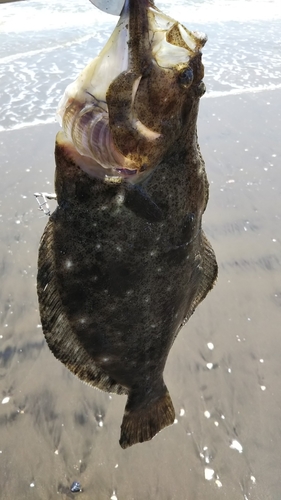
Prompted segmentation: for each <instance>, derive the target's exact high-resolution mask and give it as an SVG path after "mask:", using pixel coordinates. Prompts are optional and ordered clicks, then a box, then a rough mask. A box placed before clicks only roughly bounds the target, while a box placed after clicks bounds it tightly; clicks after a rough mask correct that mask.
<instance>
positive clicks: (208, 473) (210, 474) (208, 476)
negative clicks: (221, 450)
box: [204, 467, 215, 481]
mask: <svg viewBox="0 0 281 500" xmlns="http://www.w3.org/2000/svg"><path fill="white" fill-rule="evenodd" d="M204 474H205V479H206V480H207V481H211V480H212V479H213V477H214V474H215V471H214V470H213V469H209V467H205V471H204Z"/></svg>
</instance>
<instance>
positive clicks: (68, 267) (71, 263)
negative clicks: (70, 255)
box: [64, 259, 73, 269]
mask: <svg viewBox="0 0 281 500" xmlns="http://www.w3.org/2000/svg"><path fill="white" fill-rule="evenodd" d="M64 266H65V267H66V269H70V268H71V267H72V266H73V262H72V260H70V259H66V261H65V263H64Z"/></svg>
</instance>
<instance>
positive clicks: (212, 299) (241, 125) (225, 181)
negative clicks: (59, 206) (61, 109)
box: [0, 0, 281, 500]
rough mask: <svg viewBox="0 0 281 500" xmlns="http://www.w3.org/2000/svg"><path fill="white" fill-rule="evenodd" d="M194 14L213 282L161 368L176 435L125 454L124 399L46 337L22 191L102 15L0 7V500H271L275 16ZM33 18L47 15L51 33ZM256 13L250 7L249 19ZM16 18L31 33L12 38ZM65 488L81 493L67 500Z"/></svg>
mask: <svg viewBox="0 0 281 500" xmlns="http://www.w3.org/2000/svg"><path fill="white" fill-rule="evenodd" d="M202 3H204V2H198V3H196V2H193V3H192V4H191V6H190V7H189V6H188V5H186V6H185V8H184V3H181V4H176V6H177V5H178V8H179V10H180V9H182V10H180V12H181V17H183V18H185V17H186V18H187V17H188V12H191V15H190V22H191V24H192V26H190V25H188V23H187V22H186V23H185V24H186V25H188V27H193V24H195V28H196V29H199V28H201V31H205V32H208V34H209V41H208V43H207V45H206V47H205V48H204V51H203V60H204V62H205V69H206V71H205V83H206V86H207V89H208V91H207V94H206V96H204V97H203V98H202V99H201V103H200V111H199V119H198V135H199V144H200V147H201V150H202V154H203V157H204V159H205V162H206V170H207V174H208V179H209V182H210V199H209V204H208V207H207V210H206V213H205V214H204V217H203V227H204V230H205V232H206V234H207V236H208V239H209V240H210V242H211V243H212V246H213V248H214V250H215V252H216V256H217V260H218V264H219V278H218V282H217V284H216V286H215V288H214V289H213V290H212V292H211V293H210V294H209V295H208V297H207V298H206V299H205V300H204V302H203V303H202V304H201V305H200V306H199V307H198V309H197V310H196V312H195V314H194V315H193V316H192V318H191V319H190V320H189V322H188V323H187V325H185V326H184V328H183V329H182V330H181V332H180V334H179V336H178V338H177V339H176V341H175V344H174V345H173V347H172V350H171V352H170V355H169V358H168V362H167V365H166V368H165V373H164V378H165V382H166V385H167V387H168V389H169V391H170V394H171V397H172V399H173V402H174V406H175V410H176V421H175V423H174V425H173V426H171V427H168V428H166V429H165V430H164V431H162V432H161V433H159V434H158V435H157V436H156V437H155V438H154V439H153V440H152V441H150V442H147V443H144V444H141V445H136V446H133V447H132V448H130V449H127V450H125V451H124V450H122V449H121V448H120V447H119V444H118V440H119V433H120V423H121V419H122V415H123V411H124V406H125V402H126V398H125V397H123V396H116V395H109V394H106V393H102V392H100V391H97V390H95V389H93V388H91V387H88V386H86V385H85V384H83V383H82V382H81V381H79V380H78V379H77V378H75V377H74V376H73V375H72V374H71V373H70V372H69V371H68V370H67V369H66V368H65V367H64V366H63V365H62V364H61V363H59V361H57V360H56V359H55V358H54V356H53V355H52V354H51V352H50V351H49V349H48V347H47V345H46V342H45V340H44V336H43V333H42V328H41V324H40V318H39V312H38V303H37V296H36V273H37V251H38V245H39V241H40V237H41V235H42V232H43V230H44V227H45V224H46V222H47V216H44V215H43V214H42V212H40V211H39V210H38V205H37V203H36V200H35V198H34V196H33V193H35V192H42V191H44V192H45V191H49V192H52V191H53V178H54V168H55V163H54V156H53V151H54V143H55V135H56V132H57V131H58V130H59V124H58V123H56V121H55V109H56V105H57V102H58V100H59V97H60V95H61V93H62V92H63V90H64V88H65V86H66V84H67V83H69V81H71V79H73V77H74V76H75V74H77V71H78V70H79V69H81V68H82V67H83V66H84V65H85V64H86V63H87V62H88V59H89V58H90V57H91V56H92V53H93V55H95V54H94V53H95V52H96V53H97V52H98V50H99V49H100V47H101V46H102V44H103V43H104V41H105V39H106V38H107V36H108V34H109V33H110V30H111V29H112V26H113V25H114V19H112V16H109V18H110V20H107V18H106V15H105V14H103V13H100V15H99V16H98V15H97V17H95V19H96V32H95V34H94V36H93V34H91V22H92V21H90V20H88V17H89V15H90V14H89V13H90V11H91V9H94V7H93V6H91V4H90V2H88V3H87V2H86V3H85V2H82V0H80V3H79V2H78V3H77V4H79V12H78V11H77V12H76V11H75V8H76V7H70V6H68V7H67V6H65V4H61V6H58V7H56V5H57V4H58V2H54V1H50V4H49V6H48V7H46V6H45V7H44V8H43V11H42V10H41V6H40V2H39V1H38V2H36V1H26V2H19V3H14V4H7V5H5V6H1V7H0V19H1V22H3V24H2V29H1V30H0V42H1V43H0V47H1V49H0V75H3V79H2V81H1V82H2V83H1V84H0V85H1V87H0V90H1V91H2V97H1V99H2V110H3V113H2V115H1V117H0V145H1V148H0V159H1V162H0V165H1V188H0V189H1V198H0V227H1V232H0V235H1V239H0V245H1V246H0V256H1V261H0V262H1V288H0V294H1V300H0V318H1V327H0V390H1V397H0V403H1V402H2V404H0V424H1V425H0V464H1V467H0V480H1V493H0V498H1V499H2V498H3V500H10V499H13V500H31V499H35V500H49V499H50V500H53V499H54V498H60V499H63V500H66V499H74V498H81V499H83V500H110V499H111V500H116V499H117V500H147V499H150V500H158V499H159V500H160V499H161V500H220V499H227V500H247V499H248V500H279V499H280V491H281V477H280V473H279V469H280V467H279V461H280V454H281V426H280V416H281V382H280V381H281V376H280V375H281V362H280V352H281V335H280V324H281V283H280V264H281V253H280V246H281V245H280V243H281V238H280V217H281V210H280V209H281V201H280V200H281V198H280V195H281V181H280V157H281V143H280V125H281V117H280V114H281V70H280V66H278V61H279V59H278V58H279V52H280V50H279V51H278V43H279V42H280V35H279V33H280V28H281V16H280V17H279V18H278V16H275V18H274V19H271V18H270V19H268V18H267V17H269V13H268V12H267V14H266V15H265V18H262V19H251V18H247V19H246V20H245V21H244V22H243V21H242V20H239V19H234V20H233V19H232V17H231V16H232V11H229V19H228V20H227V19H226V18H225V17H224V16H226V14H227V12H226V11H223V12H222V14H221V15H222V18H221V19H220V20H219V21H218V22H216V21H215V19H211V21H208V20H207V19H205V18H204V17H201V18H200V19H201V21H200V22H198V17H199V16H198V17H196V12H197V10H196V9H199V10H200V9H202ZM250 3H251V4H252V6H253V3H252V2H250ZM88 4H89V5H88ZM240 4H241V5H242V2H240ZM246 4H247V2H245V6H246ZM158 5H159V7H160V8H162V9H164V7H165V6H166V7H167V6H168V2H167V3H166V4H160V3H159V4H158ZM210 5H211V6H212V5H214V3H212V2H207V1H206V2H205V8H206V9H207V10H208V8H210ZM219 5H220V4H219V3H218V4H217V6H219ZM228 5H229V6H230V7H229V9H231V8H232V7H231V6H232V3H231V2H229V3H228ZM272 5H273V4H272ZM272 5H271V7H270V8H272ZM276 5H277V3H276ZM56 8H57V9H58V11H59V9H61V11H60V12H58V17H57V18H56ZM189 8H190V9H191V10H190V11H189ZM252 8H253V7H252ZM44 9H49V10H48V12H49V18H50V19H53V17H54V18H55V19H54V20H53V21H52V22H53V23H54V25H53V26H52V25H48V28H44V21H43V20H42V18H41V16H42V15H43V13H45V19H46V12H47V10H46V11H44ZM63 9H65V12H64V11H63ZM67 9H68V11H67ZM77 9H78V7H77ZM245 9H246V7H245ZM259 9H261V2H257V9H256V12H255V13H253V16H255V15H257V12H258V10H259ZM175 10H176V8H175ZM222 10H223V9H222ZM200 12H203V11H202V10H200ZM272 12H273V11H272ZM61 13H64V16H65V25H64V26H61V28H58V26H57V25H59V23H61V22H62V17H61V18H60V16H61ZM22 15H25V16H26V27H27V31H24V30H23V28H22V29H21V30H20V29H19V28H18V27H17V29H14V31H13V29H12V27H13V26H14V25H16V23H17V20H18V19H19V17H20V16H22ZM173 15H174V17H175V16H176V12H173ZM271 15H273V14H272V13H271ZM75 16H76V18H77V23H76V24H75V26H74V25H73V28H71V26H72V23H73V22H74V21H73V19H74V17H75ZM192 16H194V17H192ZM32 19H35V20H36V22H37V28H38V29H36V30H35V28H34V30H35V31H34V32H32V30H31V28H32V22H33V21H32ZM180 19H181V18H180ZM78 21H79V22H78ZM115 21H116V20H115ZM34 22H35V21H34ZM45 22H46V21H45ZM40 23H42V25H40ZM0 27H1V24H0ZM55 33H56V34H57V35H56V37H55ZM278 36H279V38H278ZM24 39H26V42H25V45H23V40H24ZM235 40H236V41H237V44H238V45H234V43H235ZM249 47H254V48H253V49H250V48H249ZM235 51H236V52H235ZM259 51H260V52H259ZM68 61H71V64H69V63H68ZM1 72H2V73H1ZM55 206H56V203H55V201H50V207H51V211H53V210H54V209H55ZM73 481H78V482H79V483H80V484H81V487H82V490H83V491H82V492H81V493H76V494H75V493H71V491H70V486H71V484H72V483H73Z"/></svg>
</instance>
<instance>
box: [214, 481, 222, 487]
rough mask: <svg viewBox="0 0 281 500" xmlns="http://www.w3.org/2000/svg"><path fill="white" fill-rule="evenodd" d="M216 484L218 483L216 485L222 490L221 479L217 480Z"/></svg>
mask: <svg viewBox="0 0 281 500" xmlns="http://www.w3.org/2000/svg"><path fill="white" fill-rule="evenodd" d="M215 483H216V485H217V487H218V488H221V487H222V483H221V482H220V480H219V479H216V480H215Z"/></svg>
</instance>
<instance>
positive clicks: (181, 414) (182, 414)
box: [180, 408, 185, 417]
mask: <svg viewBox="0 0 281 500" xmlns="http://www.w3.org/2000/svg"><path fill="white" fill-rule="evenodd" d="M184 414H185V410H184V409H183V408H181V409H180V417H183V416H184Z"/></svg>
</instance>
